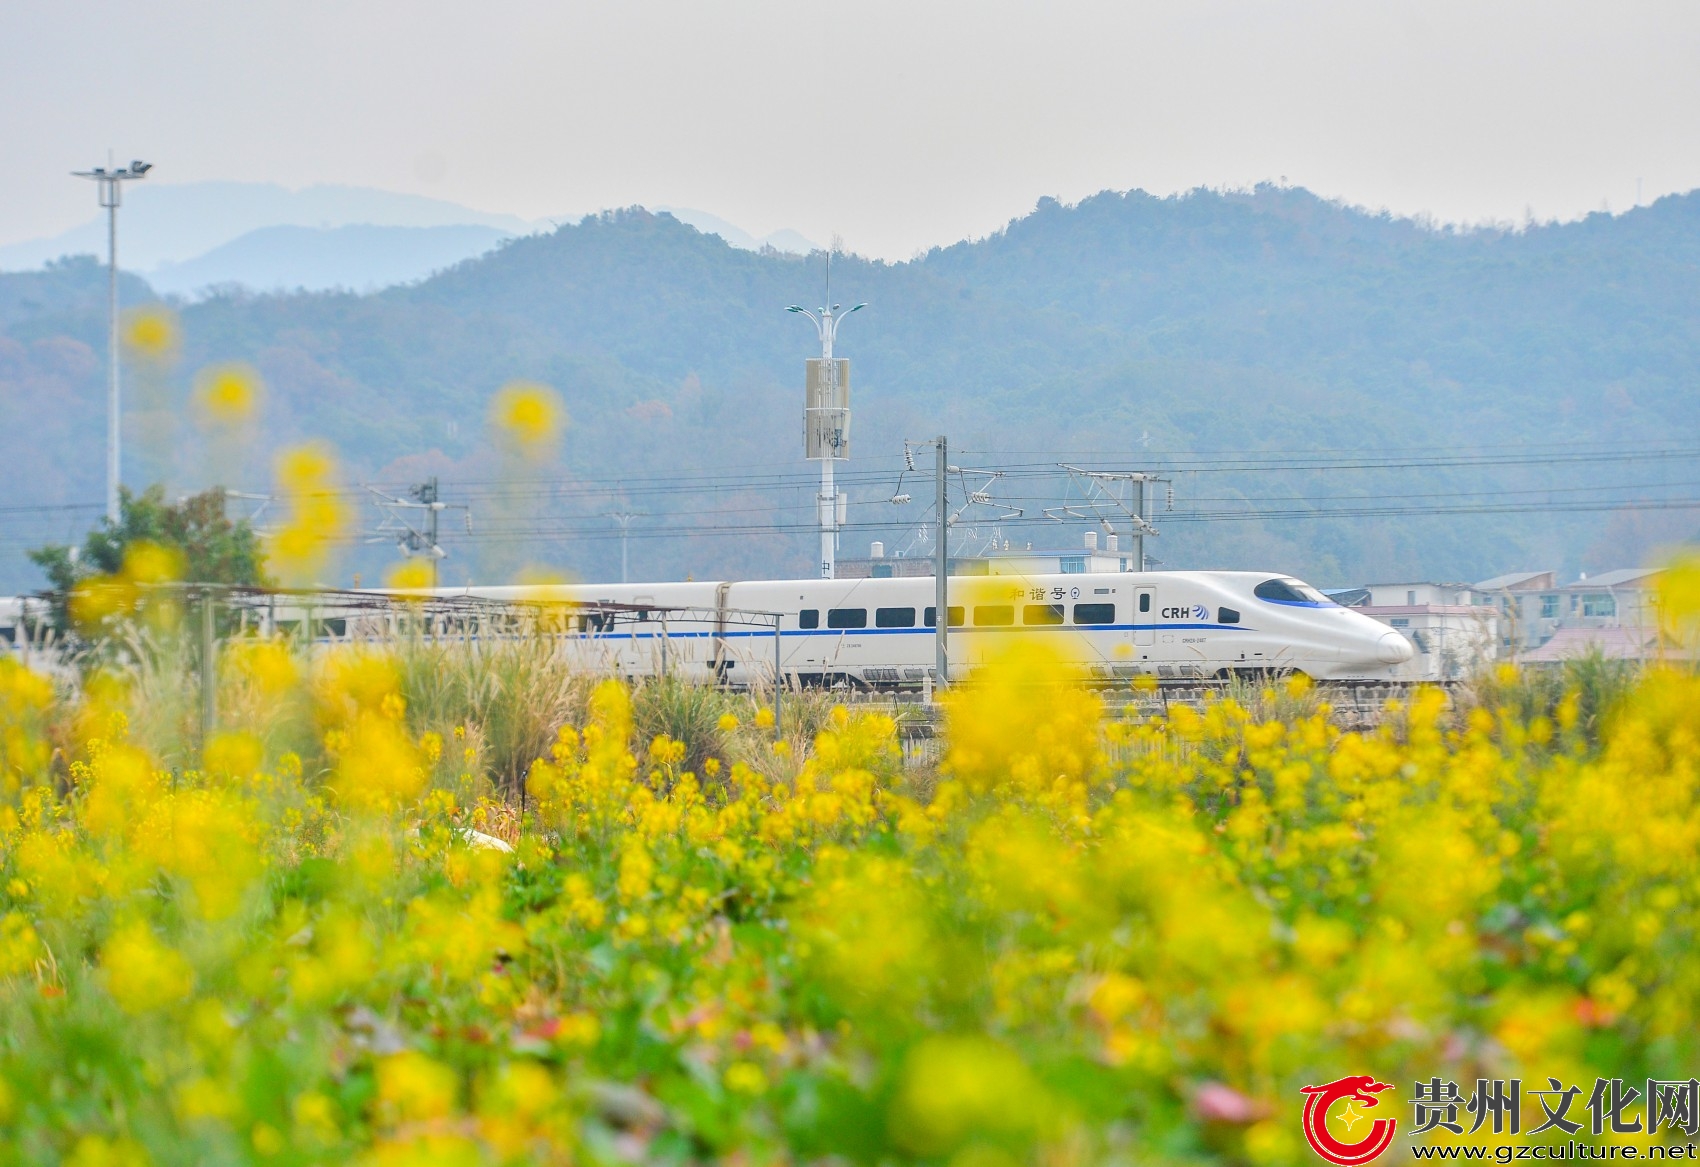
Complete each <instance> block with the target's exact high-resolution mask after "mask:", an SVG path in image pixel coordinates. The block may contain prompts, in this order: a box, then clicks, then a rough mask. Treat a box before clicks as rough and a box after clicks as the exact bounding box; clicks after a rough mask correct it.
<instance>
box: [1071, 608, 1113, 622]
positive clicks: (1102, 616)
mask: <svg viewBox="0 0 1700 1167" xmlns="http://www.w3.org/2000/svg"><path fill="white" fill-rule="evenodd" d="M1074 622H1075V623H1076V624H1114V623H1115V622H1116V606H1115V605H1114V604H1076V605H1075V606H1074Z"/></svg>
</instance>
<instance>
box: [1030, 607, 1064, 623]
mask: <svg viewBox="0 0 1700 1167" xmlns="http://www.w3.org/2000/svg"><path fill="white" fill-rule="evenodd" d="M1021 622H1022V623H1023V624H1061V623H1062V622H1063V606H1062V605H1061V604H1028V605H1027V606H1026V607H1025V608H1023V609H1021Z"/></svg>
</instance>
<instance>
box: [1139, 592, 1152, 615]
mask: <svg viewBox="0 0 1700 1167" xmlns="http://www.w3.org/2000/svg"><path fill="white" fill-rule="evenodd" d="M1139 610H1140V611H1141V612H1149V611H1150V610H1151V593H1150V592H1140V593H1139Z"/></svg>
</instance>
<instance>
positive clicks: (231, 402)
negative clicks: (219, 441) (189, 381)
mask: <svg viewBox="0 0 1700 1167" xmlns="http://www.w3.org/2000/svg"><path fill="white" fill-rule="evenodd" d="M264 392H265V383H264V382H262V381H261V380H260V374H259V371H258V370H256V369H255V368H254V367H253V366H252V365H243V364H230V365H214V366H212V367H211V368H208V369H203V370H201V373H200V375H199V376H197V377H196V378H195V408H196V411H197V412H198V414H199V415H200V419H201V421H202V422H203V423H204V424H208V425H215V426H233V425H239V424H240V423H242V422H245V421H247V420H249V419H250V418H252V417H253V416H254V415H255V414H256V413H257V412H258V411H259V408H260V399H261V396H262V395H263V394H264Z"/></svg>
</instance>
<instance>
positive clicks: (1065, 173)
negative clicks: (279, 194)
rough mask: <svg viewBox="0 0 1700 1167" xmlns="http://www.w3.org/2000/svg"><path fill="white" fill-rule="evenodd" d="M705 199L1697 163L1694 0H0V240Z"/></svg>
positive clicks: (1484, 214) (1353, 180) (1466, 204)
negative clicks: (216, 212) (142, 224)
mask: <svg viewBox="0 0 1700 1167" xmlns="http://www.w3.org/2000/svg"><path fill="white" fill-rule="evenodd" d="M108 146H111V147H113V148H114V149H115V150H116V151H117V153H118V156H119V158H120V159H121V160H122V159H127V158H129V157H131V156H132V155H134V156H137V157H143V158H147V159H150V160H151V161H153V162H154V163H155V164H156V165H157V167H158V169H157V170H156V171H155V174H154V177H153V178H150V179H149V181H150V182H151V181H155V180H156V179H157V180H159V181H192V180H199V179H215V178H224V179H245V180H253V181H269V182H278V183H283V184H285V185H289V186H304V185H308V184H312V183H318V182H335V183H347V184H353V185H359V186H374V187H382V188H386V189H391V190H399V191H411V192H415V193H419V194H427V195H433V196H436V197H439V198H445V199H450V200H453V201H456V202H462V203H465V204H468V205H471V206H476V207H479V208H482V209H487V210H491V211H509V212H513V213H516V214H519V215H523V216H525V217H528V218H534V217H540V216H544V215H551V214H560V213H563V212H574V213H576V212H583V211H587V210H592V209H597V208H601V207H608V206H620V205H627V204H631V203H646V204H672V205H677V206H689V207H699V208H702V209H704V210H708V211H711V212H713V213H715V214H718V215H721V216H723V217H724V218H726V219H729V220H731V221H732V222H734V223H737V224H738V225H740V226H742V227H744V228H745V229H747V230H750V231H752V232H755V233H757V234H762V233H766V232H768V231H772V230H774V229H776V228H780V227H793V228H796V229H797V230H800V231H802V232H803V233H804V234H805V235H808V236H810V237H811V238H815V239H822V240H824V239H827V238H830V237H831V236H832V235H833V234H835V233H837V234H840V235H842V236H843V238H844V241H845V244H846V246H848V247H850V248H852V249H854V250H858V251H862V252H864V253H868V254H875V255H884V256H889V257H894V258H903V257H907V256H908V255H909V254H911V253H912V252H913V251H915V250H916V249H918V248H922V247H926V246H928V245H931V244H934V243H944V242H950V241H952V240H955V239H959V238H962V237H964V236H969V235H977V234H983V233H985V232H987V231H989V230H992V229H995V228H996V227H998V226H1000V225H1001V224H1002V223H1003V222H1004V221H1006V220H1007V219H1009V218H1011V217H1013V216H1015V215H1018V214H1021V213H1022V212H1024V211H1026V210H1027V209H1029V208H1030V207H1031V206H1032V205H1033V203H1034V201H1035V200H1036V199H1037V198H1038V197H1040V196H1042V195H1055V196H1058V197H1060V198H1062V199H1064V200H1065V201H1072V200H1074V199H1077V198H1080V197H1083V196H1085V195H1088V194H1091V193H1093V192H1095V191H1098V190H1101V189H1104V188H1117V189H1125V188H1128V187H1143V188H1145V189H1147V190H1151V191H1156V192H1169V191H1175V190H1180V189H1185V188H1188V187H1192V186H1197V185H1211V186H1218V185H1245V184H1250V183H1253V182H1257V181H1260V180H1265V179H1273V180H1279V179H1280V178H1281V177H1282V176H1286V178H1287V179H1288V180H1289V181H1290V182H1292V183H1294V184H1296V185H1304V186H1308V187H1310V188H1311V189H1313V190H1315V191H1317V192H1319V193H1322V194H1325V195H1330V196H1336V197H1341V198H1344V199H1346V200H1348V201H1350V202H1354V203H1360V204H1365V205H1368V206H1373V207H1383V206H1385V207H1388V208H1391V209H1393V210H1394V211H1397V212H1405V213H1417V212H1428V213H1431V214H1433V215H1435V216H1436V217H1438V218H1441V219H1445V220H1465V221H1477V220H1482V219H1488V218H1496V219H1522V218H1523V217H1524V215H1525V213H1526V212H1527V211H1532V212H1533V213H1534V215H1536V216H1537V217H1539V218H1548V217H1571V216H1574V215H1577V214H1581V213H1584V212H1586V211H1589V210H1596V209H1599V208H1600V207H1601V206H1602V205H1604V204H1606V203H1608V202H1609V205H1610V206H1611V207H1612V208H1613V209H1614V210H1622V209H1624V208H1626V207H1628V206H1629V205H1631V204H1632V203H1633V202H1634V201H1635V198H1636V184H1637V181H1638V180H1639V181H1640V182H1641V184H1642V186H1641V191H1642V198H1643V199H1644V200H1647V201H1650V200H1651V199H1652V198H1654V197H1657V196H1658V195H1660V194H1665V193H1669V192H1671V191H1677V190H1687V189H1691V188H1693V187H1696V186H1700V3H1696V2H1695V0H1681V2H1670V3H1636V2H1634V0H1612V2H1610V3H1607V2H1603V0H1596V2H1589V3H1577V2H1571V0H1540V2H1530V3H1512V2H1501V3H1495V2H1493V0H1418V2H1403V0H1401V2H1387V3H1377V2H1375V0H1286V2H1276V0H1266V2H1256V0H1188V2H1184V3H1134V2H1127V0H1123V2H1119V3H1118V2H1097V0H1092V2H1077V3H1059V2H1056V0H1051V2H1049V3H1018V2H1013V0H981V2H980V3H973V4H967V3H928V2H926V0H902V2H896V3H889V2H885V0H860V2H857V3H844V4H803V3H797V2H795V0H793V2H789V3H777V2H766V0H759V2H758V0H747V2H741V3H713V2H705V0H654V2H644V0H616V2H611V3H571V2H565V0H480V2H479V3H476V4H474V3H450V2H447V0H406V2H405V3H403V2H395V0H384V2H361V0H328V2H327V0H288V2H287V3H285V2H278V0H240V2H238V3H230V2H228V0H157V2H156V0H114V2H103V3H96V2H93V0H0V151H3V157H4V167H3V169H0V242H7V241H13V240H18V239H22V238H26V237H30V236H35V235H43V234H49V233H53V232H57V231H59V230H62V229H64V228H66V227H69V226H71V225H73V224H75V223H77V222H80V221H82V220H84V219H87V218H88V217H89V216H90V214H91V211H92V210H93V203H94V195H93V191H92V189H91V188H89V187H88V186H87V185H86V184H84V183H81V182H79V181H77V180H75V179H72V178H69V177H67V176H66V171H68V170H70V169H72V168H74V167H75V168H81V167H84V166H87V165H89V164H91V163H93V162H96V161H99V160H102V159H104V157H105V151H106V149H107V147H108Z"/></svg>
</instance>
